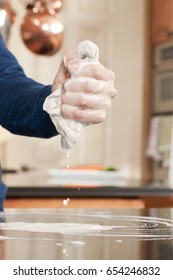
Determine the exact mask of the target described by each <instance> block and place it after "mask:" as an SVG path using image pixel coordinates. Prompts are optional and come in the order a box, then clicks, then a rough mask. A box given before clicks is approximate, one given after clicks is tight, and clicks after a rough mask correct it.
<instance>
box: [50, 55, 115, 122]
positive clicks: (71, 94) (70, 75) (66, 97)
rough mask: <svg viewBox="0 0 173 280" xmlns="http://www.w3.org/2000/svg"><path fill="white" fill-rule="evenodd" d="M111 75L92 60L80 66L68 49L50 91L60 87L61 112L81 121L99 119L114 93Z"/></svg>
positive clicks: (104, 112) (108, 107)
mask: <svg viewBox="0 0 173 280" xmlns="http://www.w3.org/2000/svg"><path fill="white" fill-rule="evenodd" d="M114 82H115V75H114V73H113V72H112V71H111V70H109V69H107V68H106V67H105V66H103V65H102V64H99V63H94V64H90V65H86V66H83V67H80V61H79V59H78V58H77V55H76V51H69V52H67V53H66V55H65V60H64V61H62V63H61V66H60V69H59V71H58V73H57V75H56V77H55V80H54V83H53V86H52V91H55V90H56V89H57V88H58V87H60V86H61V88H62V96H61V115H62V116H63V117H64V118H66V119H72V120H74V121H77V122H80V123H82V124H84V125H88V124H94V123H100V122H103V121H104V120H105V118H106V115H107V111H108V110H109V109H110V107H111V103H112V99H113V98H114V97H115V95H116V90H115V87H114Z"/></svg>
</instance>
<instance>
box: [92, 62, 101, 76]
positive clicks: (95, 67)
mask: <svg viewBox="0 0 173 280" xmlns="http://www.w3.org/2000/svg"><path fill="white" fill-rule="evenodd" d="M93 75H94V78H95V79H98V80H99V78H100V67H99V65H97V64H96V65H93Z"/></svg>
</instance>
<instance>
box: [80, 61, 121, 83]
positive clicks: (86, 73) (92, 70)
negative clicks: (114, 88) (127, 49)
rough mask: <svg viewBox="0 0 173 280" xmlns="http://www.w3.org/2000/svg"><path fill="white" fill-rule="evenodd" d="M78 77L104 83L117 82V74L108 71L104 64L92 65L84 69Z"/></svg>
mask: <svg viewBox="0 0 173 280" xmlns="http://www.w3.org/2000/svg"><path fill="white" fill-rule="evenodd" d="M78 75H80V76H81V77H91V78H94V79H96V80H102V81H111V82H114V81H115V74H114V72H112V71H111V70H109V69H107V68H106V67H105V66H103V65H102V64H92V65H88V66H85V67H83V68H82V69H81V70H80V71H79V73H78Z"/></svg>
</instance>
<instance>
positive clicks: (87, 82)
mask: <svg viewBox="0 0 173 280" xmlns="http://www.w3.org/2000/svg"><path fill="white" fill-rule="evenodd" d="M84 90H85V92H91V84H90V82H89V81H86V82H85V85H84Z"/></svg>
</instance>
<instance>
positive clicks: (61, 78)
mask: <svg viewBox="0 0 173 280" xmlns="http://www.w3.org/2000/svg"><path fill="white" fill-rule="evenodd" d="M68 78H69V72H68V71H67V69H66V67H65V64H64V61H63V60H62V62H61V64H60V67H59V70H58V72H57V74H56V76H55V79H54V81H53V84H52V92H54V91H55V90H56V89H57V88H59V87H60V86H61V85H63V84H64V82H65V81H66V79H68Z"/></svg>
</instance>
